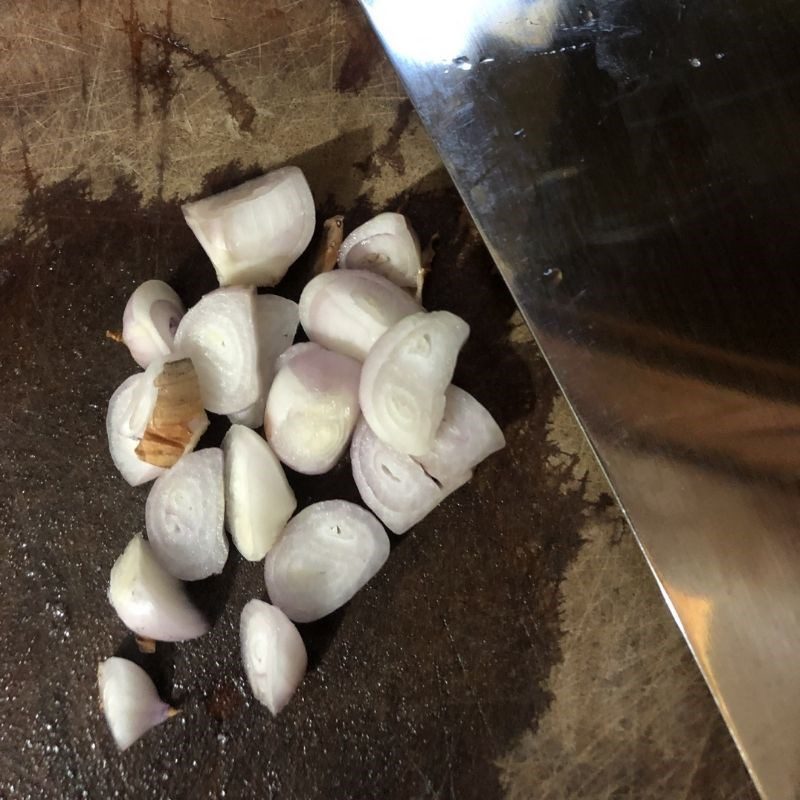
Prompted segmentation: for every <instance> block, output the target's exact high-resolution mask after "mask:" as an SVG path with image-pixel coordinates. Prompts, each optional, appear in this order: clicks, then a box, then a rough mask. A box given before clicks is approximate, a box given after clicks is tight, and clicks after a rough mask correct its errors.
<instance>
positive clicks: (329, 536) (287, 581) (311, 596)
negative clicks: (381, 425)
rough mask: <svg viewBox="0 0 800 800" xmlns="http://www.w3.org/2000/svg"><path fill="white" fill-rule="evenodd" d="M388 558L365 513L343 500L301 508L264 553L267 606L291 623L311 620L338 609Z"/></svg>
mask: <svg viewBox="0 0 800 800" xmlns="http://www.w3.org/2000/svg"><path fill="white" fill-rule="evenodd" d="M388 557H389V537H388V536H387V535H386V531H385V530H384V529H383V526H382V525H381V524H380V522H378V520H377V519H375V517H374V516H373V515H372V514H370V513H369V511H367V510H365V509H363V508H361V506H357V505H355V504H354V503H348V502H347V501H346V500H326V501H323V502H321V503H314V505H311V506H309V507H308V508H305V509H303V510H302V511H301V512H300V513H299V514H298V515H297V516H296V517H294V518H293V519H292V520H290V521H289V524H288V525H287V526H286V530H285V531H284V532H283V536H281V538H280V539H279V540H278V543H277V544H276V545H275V546H274V547H273V548H272V550H270V551H269V553H267V558H266V560H265V561H264V580H265V583H266V586H267V591H268V592H269V597H270V600H271V601H272V603H273V604H274V605H276V606H278V608H280V609H281V610H282V611H283V612H284V613H285V614H286V616H287V617H289V619H291V620H294V621H295V622H313V621H314V620H315V619H320V618H321V617H324V616H326V615H327V614H330V613H331V612H332V611H335V610H336V609H337V608H339V607H340V606H343V605H344V604H345V603H346V602H347V601H348V600H350V599H351V598H352V597H353V595H354V594H355V593H356V592H357V591H358V590H359V589H361V587H362V586H364V584H365V583H367V581H369V580H370V579H371V578H372V577H373V576H374V575H375V574H376V573H377V572H378V570H380V568H381V567H382V566H383V565H384V564H385V563H386V559H387V558H388Z"/></svg>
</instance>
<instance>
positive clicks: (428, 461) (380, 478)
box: [350, 385, 505, 534]
mask: <svg viewBox="0 0 800 800" xmlns="http://www.w3.org/2000/svg"><path fill="white" fill-rule="evenodd" d="M446 398H447V404H446V406H445V412H444V419H443V420H442V423H441V425H439V428H438V430H437V431H436V436H435V438H434V440H433V445H432V447H431V449H430V450H429V451H428V452H427V453H425V454H423V455H422V456H417V457H416V458H412V457H411V456H408V455H405V454H403V453H399V452H397V450H394V449H393V448H392V447H390V446H389V445H388V444H386V443H385V442H382V441H381V440H380V439H379V438H378V437H377V436H376V435H375V434H374V433H373V431H372V430H371V429H370V427H369V425H367V422H366V420H364V419H363V418H362V419H361V420H360V421H359V424H358V425H357V426H356V431H355V433H354V434H353V442H352V444H351V446H350V461H351V462H352V465H353V478H354V480H355V482H356V486H357V487H358V491H359V494H360V495H361V499H362V500H363V501H364V503H365V504H366V505H367V507H368V508H370V509H371V510H372V511H373V512H374V513H375V514H376V516H377V517H378V518H379V519H380V520H381V522H383V524H384V525H386V527H387V528H389V530H390V531H392V532H393V533H397V534H401V533H405V532H406V531H407V530H408V529H409V528H411V527H412V526H413V525H416V523H417V522H419V521H420V520H421V519H423V518H424V517H426V516H427V515H428V514H429V513H430V512H431V511H432V510H433V509H434V508H435V507H436V506H437V505H439V503H441V502H442V500H444V499H445V497H447V495H449V494H450V493H451V492H454V491H455V490H456V489H458V488H459V487H460V486H463V484H465V483H466V482H467V481H468V480H469V479H470V478H471V477H472V469H473V468H474V467H476V466H477V465H478V464H479V463H480V462H481V461H483V459H484V458H486V457H487V456H489V455H491V454H492V453H494V452H496V451H497V450H500V449H501V448H502V447H504V446H505V438H504V437H503V432H502V431H501V430H500V428H499V426H498V425H497V423H496V422H495V421H494V419H492V416H491V414H489V412H488V411H487V410H486V409H485V408H484V407H483V406H482V405H481V404H480V403H479V402H478V401H477V400H476V399H475V398H474V397H472V395H470V394H468V393H467V392H465V391H464V390H463V389H459V388H458V387H457V386H452V385H451V386H450V387H448V389H447V392H446Z"/></svg>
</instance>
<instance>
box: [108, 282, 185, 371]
mask: <svg viewBox="0 0 800 800" xmlns="http://www.w3.org/2000/svg"><path fill="white" fill-rule="evenodd" d="M184 312H185V309H184V307H183V303H182V302H181V299H180V297H178V295H177V294H176V293H175V290H174V289H172V287H170V286H168V285H167V284H166V283H164V281H157V280H152V281H145V282H144V283H143V284H142V285H141V286H139V287H138V288H137V289H136V290H135V291H134V292H133V294H132V295H131V296H130V299H129V300H128V303H127V305H126V306H125V311H124V313H123V315H122V341H123V342H125V344H126V345H127V346H128V350H130V352H131V355H132V356H133V360H134V361H135V362H136V363H137V364H138V365H139V366H140V367H143V368H145V367H147V365H148V364H149V363H150V362H151V361H152V360H153V359H154V358H159V357H162V356H166V355H169V354H170V353H171V352H172V344H173V341H174V339H175V331H176V330H177V329H178V323H179V322H180V321H181V317H183V315H184Z"/></svg>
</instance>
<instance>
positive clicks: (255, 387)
mask: <svg viewBox="0 0 800 800" xmlns="http://www.w3.org/2000/svg"><path fill="white" fill-rule="evenodd" d="M253 297H254V291H253V288H252V287H249V288H247V287H244V286H233V287H230V288H228V289H216V290H215V291H213V292H209V293H208V294H207V295H205V296H204V297H202V298H201V299H200V301H199V302H198V303H197V305H195V306H194V307H192V308H190V309H189V311H188V312H187V313H186V316H184V318H183V319H182V320H181V323H180V325H178V332H177V333H176V334H175V349H176V351H179V352H180V353H181V354H182V355H184V356H188V357H189V358H191V359H192V363H193V364H194V368H195V370H197V377H198V379H199V381H200V391H201V392H202V395H203V403H204V404H205V407H206V408H207V409H208V410H209V411H213V412H214V413H216V414H230V413H233V412H235V411H241V410H242V409H244V408H246V407H247V406H249V405H250V404H251V403H254V402H255V401H256V400H257V399H258V394H259V391H260V389H261V380H260V376H259V370H258V349H257V347H256V333H255V322H254V303H253Z"/></svg>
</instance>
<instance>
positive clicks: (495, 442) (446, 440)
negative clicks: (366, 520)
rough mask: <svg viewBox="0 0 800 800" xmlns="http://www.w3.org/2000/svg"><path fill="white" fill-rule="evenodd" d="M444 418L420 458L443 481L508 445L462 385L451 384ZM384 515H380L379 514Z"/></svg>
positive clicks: (494, 424) (435, 476) (424, 467)
mask: <svg viewBox="0 0 800 800" xmlns="http://www.w3.org/2000/svg"><path fill="white" fill-rule="evenodd" d="M445 399H446V402H445V407H444V417H443V418H442V422H441V424H440V425H439V427H438V428H437V430H436V436H435V437H434V440H433V445H432V446H431V449H430V450H429V451H428V452H427V453H425V454H424V455H421V456H417V457H416V461H417V462H419V464H420V465H421V466H422V468H423V469H424V470H425V472H426V473H427V474H428V475H430V476H431V477H432V478H433V479H434V480H436V481H438V482H439V483H441V484H449V483H451V482H452V481H453V480H455V479H456V478H457V477H458V476H460V475H461V474H463V473H464V472H466V471H467V470H470V469H474V468H475V467H476V466H478V464H480V463H481V461H483V460H484V459H485V458H488V457H489V456H490V455H492V453H496V452H497V451H498V450H502V449H503V448H504V447H505V446H506V439H505V436H503V431H502V430H500V426H499V425H498V424H497V423H496V422H495V421H494V418H493V417H492V415H491V414H490V413H489V412H488V411H487V410H486V409H485V408H484V407H483V406H482V405H481V404H480V403H479V402H478V401H477V400H476V399H475V398H474V397H473V396H472V395H471V394H469V392H465V391H464V390H463V389H459V388H458V386H453V385H452V384H450V386H448V387H447V391H446V392H445ZM379 516H380V515H379Z"/></svg>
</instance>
